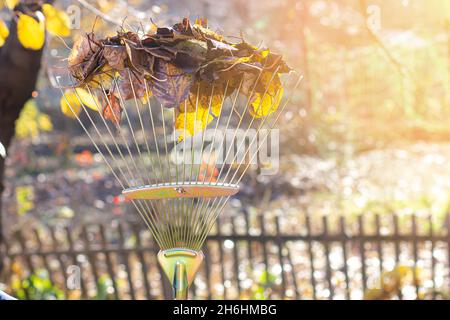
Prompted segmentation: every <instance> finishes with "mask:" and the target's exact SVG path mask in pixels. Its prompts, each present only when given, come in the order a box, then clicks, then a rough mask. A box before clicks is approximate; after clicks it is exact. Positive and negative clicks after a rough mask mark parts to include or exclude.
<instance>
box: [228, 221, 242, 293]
mask: <svg viewBox="0 0 450 320" xmlns="http://www.w3.org/2000/svg"><path fill="white" fill-rule="evenodd" d="M231 232H232V234H233V235H236V217H232V218H231ZM233 242H234V246H233V260H234V263H233V268H234V273H235V277H236V285H237V290H238V299H240V297H241V293H242V290H241V281H240V280H239V252H238V247H237V246H238V242H237V241H236V240H235V239H233Z"/></svg>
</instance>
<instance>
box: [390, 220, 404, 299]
mask: <svg viewBox="0 0 450 320" xmlns="http://www.w3.org/2000/svg"><path fill="white" fill-rule="evenodd" d="M392 218H393V223H394V245H395V264H396V265H398V264H399V263H400V239H399V237H400V232H399V230H398V217H397V215H396V214H393V215H392ZM398 298H399V299H400V300H402V299H403V294H402V289H401V288H399V289H398Z"/></svg>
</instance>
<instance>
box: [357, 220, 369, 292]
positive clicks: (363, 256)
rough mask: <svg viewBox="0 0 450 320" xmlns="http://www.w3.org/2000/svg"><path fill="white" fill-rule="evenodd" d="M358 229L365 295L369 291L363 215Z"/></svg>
mask: <svg viewBox="0 0 450 320" xmlns="http://www.w3.org/2000/svg"><path fill="white" fill-rule="evenodd" d="M358 229H359V238H360V240H359V254H360V257H361V275H362V289H363V294H364V293H365V292H366V289H367V273H366V250H365V244H366V242H365V239H364V219H363V215H359V216H358Z"/></svg>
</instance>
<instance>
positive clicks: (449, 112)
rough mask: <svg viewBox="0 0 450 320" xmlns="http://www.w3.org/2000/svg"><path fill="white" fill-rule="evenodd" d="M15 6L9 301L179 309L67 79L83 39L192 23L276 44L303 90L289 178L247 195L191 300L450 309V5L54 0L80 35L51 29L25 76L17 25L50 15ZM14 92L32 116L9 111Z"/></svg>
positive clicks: (236, 205) (4, 74) (414, 1)
mask: <svg viewBox="0 0 450 320" xmlns="http://www.w3.org/2000/svg"><path fill="white" fill-rule="evenodd" d="M1 1H2V3H3V6H2V9H0V19H1V21H4V24H5V26H6V27H7V31H8V30H9V31H8V32H7V33H5V31H4V28H3V29H2V28H0V35H1V37H0V45H1V47H0V143H1V144H0V155H1V156H0V171H2V172H3V174H0V179H2V181H3V186H4V188H0V190H2V189H3V193H2V198H1V199H2V200H1V202H0V204H1V209H0V214H1V224H0V226H1V230H2V232H1V235H2V236H1V239H0V241H1V249H2V250H1V251H0V262H1V263H0V264H1V266H2V269H1V273H0V289H2V290H5V291H6V292H8V293H10V294H12V295H14V296H16V297H18V298H21V299H117V298H120V299H161V298H164V297H170V288H167V283H165V281H164V279H163V276H162V274H161V272H160V270H159V269H158V266H157V263H156V259H155V252H157V250H158V249H157V248H156V247H155V244H154V243H153V242H152V239H151V236H150V234H149V232H148V231H146V230H145V228H144V225H143V224H142V223H140V220H139V217H138V215H137V214H136V213H135V212H134V209H133V207H132V206H130V205H129V203H127V201H125V199H124V198H123V197H122V196H120V192H121V190H120V188H119V186H118V185H117V184H116V183H115V181H114V179H113V177H112V175H111V174H110V172H109V171H108V168H107V167H106V166H105V165H104V163H103V162H102V159H101V157H100V155H99V154H97V153H96V152H95V149H94V148H93V147H92V146H91V145H90V143H89V141H88V140H87V138H86V137H85V135H84V133H83V131H82V129H81V127H80V126H79V124H78V123H77V122H76V121H74V120H73V119H70V118H67V117H66V116H64V115H63V114H62V112H61V109H60V102H59V101H60V92H59V90H58V89H55V88H54V86H53V85H54V83H52V81H53V80H52V74H53V73H54V72H55V68H56V69H57V68H58V67H59V68H61V66H63V65H64V63H65V61H63V59H64V58H65V57H67V55H68V53H69V49H68V48H67V46H69V47H71V46H72V44H73V39H74V37H75V36H76V35H77V34H80V33H84V32H89V31H91V30H92V29H93V28H95V30H96V32H98V33H101V34H104V35H114V33H115V31H116V30H117V29H118V28H119V26H121V25H123V24H124V22H123V21H124V19H125V18H126V19H125V21H126V23H127V24H129V25H130V26H141V25H142V27H144V28H146V30H148V31H151V28H152V26H153V25H154V24H157V25H161V26H164V25H172V24H174V23H176V22H178V21H179V20H180V19H181V18H182V17H185V16H189V17H190V18H191V19H195V18H197V17H208V21H209V26H210V27H211V28H212V29H214V30H218V31H219V32H220V33H222V34H224V35H240V34H241V35H242V36H243V37H244V39H246V40H248V41H249V42H252V43H260V42H261V41H263V43H262V45H263V46H268V47H270V48H271V49H272V50H273V51H275V52H277V53H281V54H283V56H284V59H285V60H286V61H287V62H288V64H289V65H290V66H291V67H292V68H293V69H294V70H296V72H297V73H299V74H303V75H304V81H303V83H302V85H301V86H300V88H299V89H298V91H297V92H296V93H295V95H294V98H293V101H292V102H291V103H290V105H289V106H288V107H287V111H286V112H285V113H284V116H283V118H282V119H280V122H281V123H280V128H281V132H280V142H281V146H280V152H281V159H280V170H279V172H278V173H277V174H276V175H272V176H262V175H259V174H258V171H252V172H250V173H249V174H248V176H247V178H246V179H244V180H243V181H242V185H241V192H239V194H238V195H237V196H235V197H234V198H233V199H232V200H231V201H230V204H229V206H228V207H227V210H225V212H224V214H223V215H222V217H221V218H220V219H221V220H220V224H219V225H220V229H219V228H215V229H214V231H213V233H212V235H211V237H210V238H209V240H208V241H207V243H206V245H205V250H206V251H207V252H208V253H209V259H208V260H207V261H205V262H206V263H205V264H204V266H203V267H202V270H201V271H200V275H199V277H198V278H197V279H196V281H195V284H194V286H193V288H191V290H192V294H191V296H192V297H193V298H196V299H204V298H214V299H219V298H230V299H233V298H238V299H239V298H242V299H273V298H278V299H363V298H366V299H432V298H444V299H446V298H450V268H449V259H450V230H449V226H450V220H448V214H449V212H450V166H449V165H448V163H449V161H450V126H449V123H450V1H449V0H427V1H425V0H393V1H381V0H328V1H322V0H279V1H271V0H227V1H210V0H201V1H200V0H196V1H194V0H174V1H168V0H166V1H142V0H130V1H123V0H113V1H106V0H55V1H46V2H50V3H52V4H53V6H54V7H56V8H58V10H61V11H64V12H66V13H67V15H68V16H69V17H70V18H71V19H75V20H77V19H79V21H80V24H79V25H72V26H71V28H70V30H69V32H68V34H63V35H58V34H57V32H54V30H53V31H52V29H51V27H49V26H48V25H47V36H46V40H45V46H44V47H43V48H42V49H39V50H25V49H23V48H22V49H20V50H19V51H17V52H18V53H17V54H14V53H13V54H14V56H15V57H16V59H15V62H16V63H19V65H20V66H21V68H20V67H19V68H12V66H13V64H11V63H10V60H9V59H11V52H16V51H11V50H16V49H15V46H16V47H17V46H19V45H20V44H19V42H18V41H17V39H12V37H17V35H16V33H17V32H16V31H17V30H16V28H15V27H14V24H15V23H16V22H15V21H16V20H17V16H15V15H14V13H13V11H15V10H22V12H28V11H27V10H31V11H33V10H39V7H36V3H38V5H37V6H39V5H41V4H42V3H43V2H45V1H36V0H34V1H27V0H22V1H20V2H18V1H12V0H1ZM14 8H15V9H14ZM96 16H98V17H99V18H98V19H96ZM72 22H73V21H72ZM5 34H6V36H5ZM8 34H9V35H8ZM8 50H9V51H8ZM28 51H30V52H31V54H30V55H27V52H28ZM21 59H22V60H21ZM21 61H22V63H21ZM11 69H13V70H11ZM34 77H36V79H37V82H36V86H35V87H34V83H33V82H34V81H33V78H34ZM27 81H28V82H30V81H31V82H30V83H28V82H27ZM13 82H14V83H16V82H17V83H23V85H22V86H12V85H11V83H13ZM27 83H28V84H27ZM13 90H17V92H18V93H20V96H21V97H22V98H23V99H25V98H26V99H25V101H21V100H20V99H16V100H14V101H16V103H11V101H12V100H13V98H11V96H13V94H12V93H11V92H13ZM16 118H17V119H16ZM13 134H14V138H13V139H12V140H11V143H10V138H11V137H12V135H13ZM0 184H1V182H0ZM77 275H80V277H81V278H77Z"/></svg>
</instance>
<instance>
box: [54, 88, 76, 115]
mask: <svg viewBox="0 0 450 320" xmlns="http://www.w3.org/2000/svg"><path fill="white" fill-rule="evenodd" d="M59 104H60V105H61V111H62V113H64V114H65V115H66V116H68V117H69V118H73V119H75V118H76V116H78V115H79V114H80V111H81V103H80V100H79V99H78V97H77V95H76V94H75V91H70V90H66V92H65V93H64V95H63V96H62V97H61V99H60V100H59Z"/></svg>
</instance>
